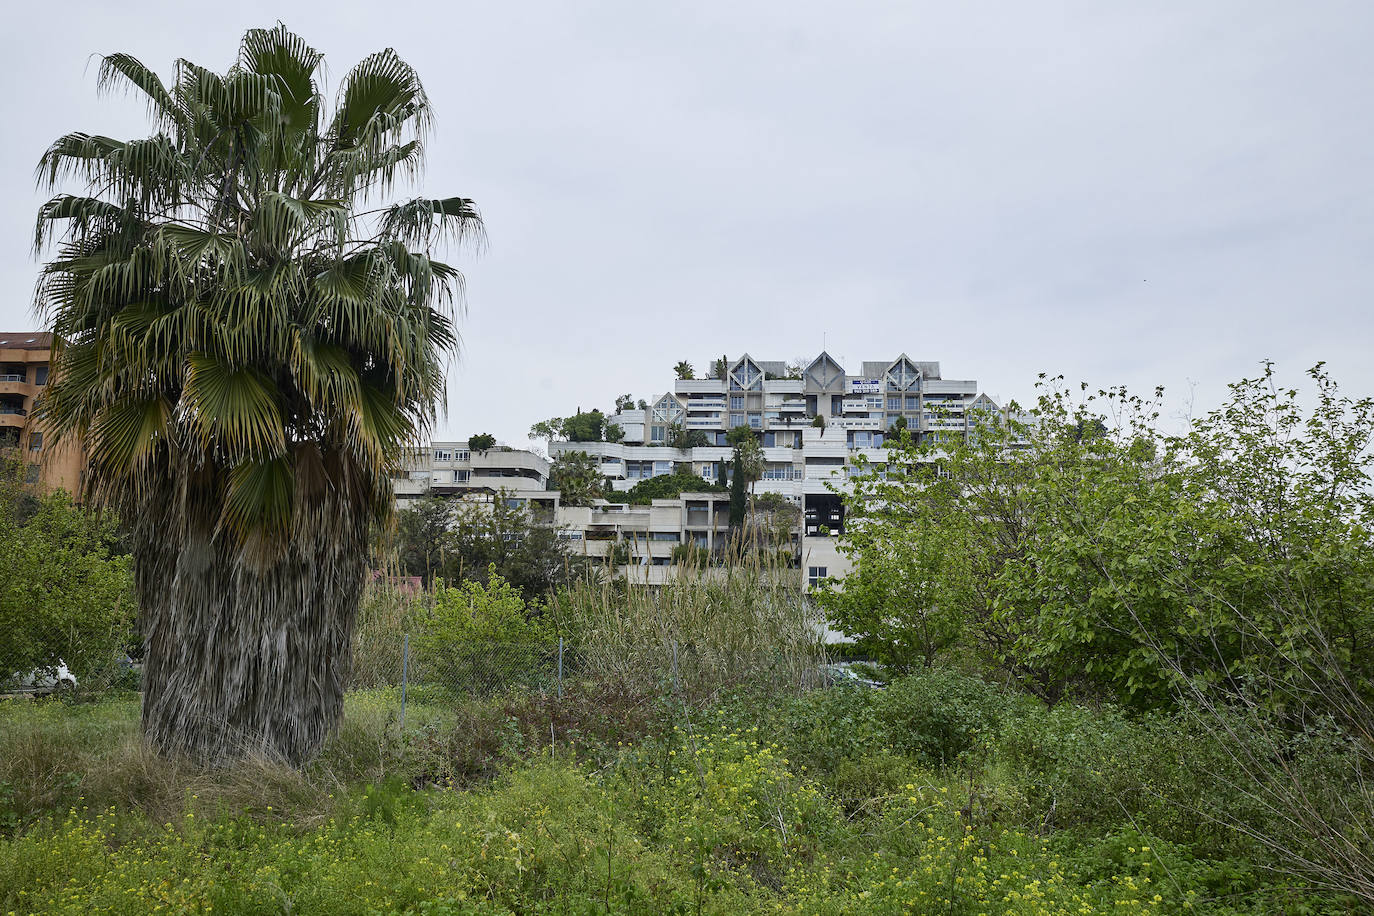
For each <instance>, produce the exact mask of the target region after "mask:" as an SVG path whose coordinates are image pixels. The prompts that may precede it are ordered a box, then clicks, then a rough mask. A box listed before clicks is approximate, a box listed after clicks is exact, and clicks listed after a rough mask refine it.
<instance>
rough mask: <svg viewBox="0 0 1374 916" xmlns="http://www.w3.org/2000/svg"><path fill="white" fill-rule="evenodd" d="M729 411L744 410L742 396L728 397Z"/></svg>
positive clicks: (733, 395)
mask: <svg viewBox="0 0 1374 916" xmlns="http://www.w3.org/2000/svg"><path fill="white" fill-rule="evenodd" d="M730 409H731V410H743V409H744V395H742V394H732V395H730Z"/></svg>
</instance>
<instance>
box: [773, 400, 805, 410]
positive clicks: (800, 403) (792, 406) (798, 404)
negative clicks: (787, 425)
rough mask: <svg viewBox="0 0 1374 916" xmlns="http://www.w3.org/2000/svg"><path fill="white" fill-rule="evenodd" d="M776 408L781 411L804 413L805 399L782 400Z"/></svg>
mask: <svg viewBox="0 0 1374 916" xmlns="http://www.w3.org/2000/svg"><path fill="white" fill-rule="evenodd" d="M778 409H779V410H781V411H782V412H783V413H806V401H805V400H797V401H783V402H782V404H781V405H779V407H778Z"/></svg>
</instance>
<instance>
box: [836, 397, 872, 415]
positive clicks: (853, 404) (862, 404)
mask: <svg viewBox="0 0 1374 916" xmlns="http://www.w3.org/2000/svg"><path fill="white" fill-rule="evenodd" d="M841 408H842V409H843V411H844V412H845V413H868V402H867V401H864V400H863V399H858V400H853V401H844V402H842V404H841Z"/></svg>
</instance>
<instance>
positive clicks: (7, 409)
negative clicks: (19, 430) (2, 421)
mask: <svg viewBox="0 0 1374 916" xmlns="http://www.w3.org/2000/svg"><path fill="white" fill-rule="evenodd" d="M0 413H9V414H14V415H16V416H20V417H27V416H28V415H29V412H28V411H27V410H25V409H24V408H22V407H0Z"/></svg>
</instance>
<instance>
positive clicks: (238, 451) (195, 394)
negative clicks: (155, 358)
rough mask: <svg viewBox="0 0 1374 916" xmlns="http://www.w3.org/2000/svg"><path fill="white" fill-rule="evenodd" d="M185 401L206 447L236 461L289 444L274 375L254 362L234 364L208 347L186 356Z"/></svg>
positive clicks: (262, 455) (277, 452) (274, 451)
mask: <svg viewBox="0 0 1374 916" xmlns="http://www.w3.org/2000/svg"><path fill="white" fill-rule="evenodd" d="M187 368H188V371H187V374H186V387H185V389H184V391H183V393H182V401H183V403H184V404H185V409H186V411H187V413H188V415H189V416H190V419H191V422H192V423H193V424H194V426H195V428H196V429H197V430H198V432H199V434H200V442H201V445H202V447H203V448H205V449H206V450H213V449H216V448H219V449H223V450H224V452H225V454H226V456H228V457H229V458H230V459H231V460H233V461H235V462H237V461H239V460H242V459H243V458H244V457H245V456H252V457H255V458H259V459H261V458H268V457H275V456H277V455H280V454H281V453H282V451H283V450H284V449H285V448H286V436H285V433H284V431H283V429H282V416H281V410H280V408H279V407H278V405H277V392H276V389H275V387H274V386H273V384H272V380H271V379H270V378H268V377H267V376H266V375H265V374H264V373H263V372H261V371H260V370H258V369H255V368H253V367H250V366H244V367H240V368H234V367H232V366H230V365H227V364H226V363H224V362H221V361H220V360H219V359H217V358H215V357H213V356H209V355H206V354H204V353H193V354H191V355H190V356H189V357H188V358H187Z"/></svg>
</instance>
